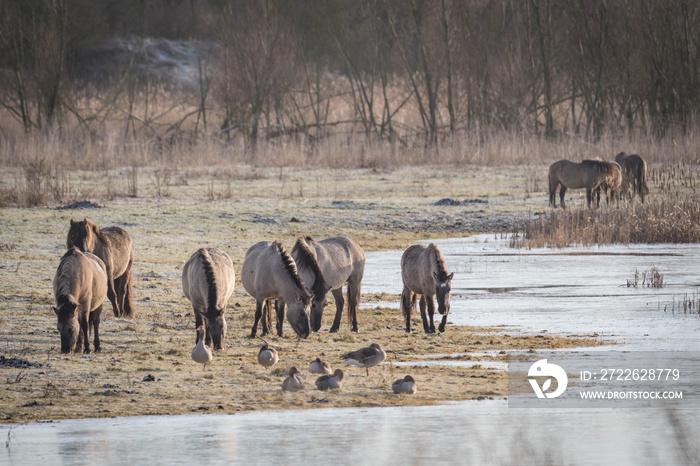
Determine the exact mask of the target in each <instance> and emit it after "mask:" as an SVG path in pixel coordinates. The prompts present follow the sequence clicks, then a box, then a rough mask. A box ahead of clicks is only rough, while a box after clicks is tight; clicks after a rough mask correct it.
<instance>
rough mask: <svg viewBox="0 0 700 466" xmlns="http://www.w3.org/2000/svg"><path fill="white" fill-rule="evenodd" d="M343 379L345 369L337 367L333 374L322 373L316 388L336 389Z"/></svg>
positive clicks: (317, 380)
mask: <svg viewBox="0 0 700 466" xmlns="http://www.w3.org/2000/svg"><path fill="white" fill-rule="evenodd" d="M342 381H343V371H342V370H340V369H336V370H335V372H333V375H328V374H326V375H322V376H321V377H319V378H318V379H316V388H318V389H319V390H336V389H338V388H340V386H341V385H342Z"/></svg>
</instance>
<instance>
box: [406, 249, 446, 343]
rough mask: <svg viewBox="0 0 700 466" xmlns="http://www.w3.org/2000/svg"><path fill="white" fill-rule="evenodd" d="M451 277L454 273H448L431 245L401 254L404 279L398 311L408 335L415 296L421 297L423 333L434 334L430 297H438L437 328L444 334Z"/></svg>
mask: <svg viewBox="0 0 700 466" xmlns="http://www.w3.org/2000/svg"><path fill="white" fill-rule="evenodd" d="M453 276H454V272H453V273H450V274H448V273H447V264H445V258H444V257H443V256H442V253H441V252H440V250H439V249H438V247H437V246H435V245H434V244H432V243H431V244H429V245H428V246H423V245H420V244H414V245H413V246H410V247H409V248H408V249H406V250H405V251H404V253H403V255H402V256H401V278H402V279H403V292H402V293H401V310H402V311H403V314H404V317H405V318H406V332H408V333H410V332H411V313H412V312H413V309H415V307H416V296H417V295H420V315H421V319H422V320H423V330H424V331H425V333H435V323H434V322H433V314H434V313H435V304H434V302H433V296H435V297H437V303H438V312H439V313H440V314H442V322H440V326H439V327H438V328H439V330H440V332H444V331H445V324H446V323H447V314H449V312H450V290H451V287H452V277H453ZM426 304H427V308H428V316H427V318H426V315H425V308H426ZM428 319H430V320H429V321H428Z"/></svg>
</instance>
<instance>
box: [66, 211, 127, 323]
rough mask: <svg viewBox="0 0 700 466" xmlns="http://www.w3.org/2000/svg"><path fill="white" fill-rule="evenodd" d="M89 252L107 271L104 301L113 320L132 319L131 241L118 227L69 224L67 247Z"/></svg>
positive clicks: (86, 222) (86, 223)
mask: <svg viewBox="0 0 700 466" xmlns="http://www.w3.org/2000/svg"><path fill="white" fill-rule="evenodd" d="M74 246H75V247H76V248H78V249H80V250H81V251H83V252H91V253H93V254H95V255H96V256H97V257H99V258H100V259H102V261H103V262H104V264H105V267H106V268H107V297H108V298H109V300H110V302H111V303H112V309H113V310H114V315H115V316H116V317H132V316H133V315H134V302H133V300H134V298H133V290H132V283H131V266H132V265H133V263H134V241H133V240H132V239H131V235H129V233H127V232H126V231H125V230H123V229H122V228H119V227H116V226H114V227H107V228H104V229H102V230H101V229H100V227H98V226H97V225H96V224H95V223H94V222H93V221H92V220H88V219H83V221H81V222H74V221H73V220H71V221H70V229H69V230H68V239H67V240H66V247H68V248H69V249H70V248H72V247H74Z"/></svg>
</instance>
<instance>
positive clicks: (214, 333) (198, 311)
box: [182, 248, 236, 349]
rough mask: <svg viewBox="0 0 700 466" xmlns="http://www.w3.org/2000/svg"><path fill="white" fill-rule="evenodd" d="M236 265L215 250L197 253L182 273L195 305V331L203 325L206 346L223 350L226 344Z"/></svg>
mask: <svg viewBox="0 0 700 466" xmlns="http://www.w3.org/2000/svg"><path fill="white" fill-rule="evenodd" d="M235 279H236V274H235V272H234V269H233V261H232V260H231V258H230V257H229V255H228V254H226V253H225V252H224V251H221V250H219V249H216V248H201V249H199V250H197V251H196V252H195V253H194V254H192V256H191V257H190V259H189V260H188V261H187V263H186V264H185V267H183V269H182V290H183V291H184V292H185V296H187V299H189V300H190V302H192V308H193V309H194V315H195V328H199V327H200V326H202V324H204V330H205V332H204V333H205V335H206V344H207V345H211V344H212V340H213V341H214V349H223V347H224V342H225V340H226V318H225V317H224V311H226V303H227V302H228V299H229V298H230V297H231V294H233V286H234V282H235Z"/></svg>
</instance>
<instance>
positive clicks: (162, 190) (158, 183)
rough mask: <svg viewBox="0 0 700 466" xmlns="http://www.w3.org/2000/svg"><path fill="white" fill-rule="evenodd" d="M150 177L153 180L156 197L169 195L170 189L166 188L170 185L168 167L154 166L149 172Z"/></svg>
mask: <svg viewBox="0 0 700 466" xmlns="http://www.w3.org/2000/svg"><path fill="white" fill-rule="evenodd" d="M151 179H152V181H153V188H154V190H155V195H156V197H161V196H165V197H168V196H170V191H169V189H168V188H169V186H170V169H168V168H156V169H155V170H153V173H152V174H151Z"/></svg>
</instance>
